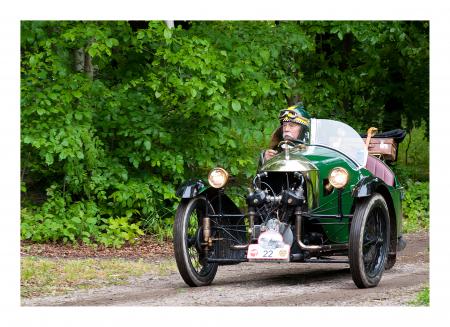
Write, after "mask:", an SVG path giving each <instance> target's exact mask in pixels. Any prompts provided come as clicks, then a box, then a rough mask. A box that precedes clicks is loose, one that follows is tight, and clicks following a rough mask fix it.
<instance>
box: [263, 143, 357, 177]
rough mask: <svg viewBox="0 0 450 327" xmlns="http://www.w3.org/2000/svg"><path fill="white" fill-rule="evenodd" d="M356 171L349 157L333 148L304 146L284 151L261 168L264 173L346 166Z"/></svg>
mask: <svg viewBox="0 0 450 327" xmlns="http://www.w3.org/2000/svg"><path fill="white" fill-rule="evenodd" d="M344 162H345V166H350V167H352V168H353V169H356V168H357V167H356V165H355V163H354V162H353V161H352V160H350V159H349V158H348V157H347V156H345V155H344V154H342V153H340V152H339V151H336V150H334V149H331V148H326V147H321V146H314V145H312V146H304V147H301V148H296V149H293V150H290V151H289V154H288V155H287V154H286V151H282V152H281V153H279V154H277V155H276V156H274V157H273V158H271V159H270V160H267V161H266V162H265V163H264V165H263V166H262V167H261V170H262V171H268V172H270V171H280V172H290V171H292V172H293V171H303V172H307V171H312V170H322V168H324V167H325V166H327V167H336V166H338V165H341V164H344Z"/></svg>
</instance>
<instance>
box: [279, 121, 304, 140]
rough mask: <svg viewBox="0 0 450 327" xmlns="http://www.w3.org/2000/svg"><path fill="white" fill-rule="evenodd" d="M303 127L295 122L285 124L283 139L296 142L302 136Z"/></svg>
mask: <svg viewBox="0 0 450 327" xmlns="http://www.w3.org/2000/svg"><path fill="white" fill-rule="evenodd" d="M301 129H302V127H301V126H300V125H299V124H296V123H293V122H290V121H288V122H283V139H285V140H296V139H298V137H299V135H300V131H301Z"/></svg>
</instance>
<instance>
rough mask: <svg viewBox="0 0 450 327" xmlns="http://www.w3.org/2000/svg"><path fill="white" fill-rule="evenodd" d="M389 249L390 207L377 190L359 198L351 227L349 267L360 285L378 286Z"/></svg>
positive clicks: (367, 286)
mask: <svg viewBox="0 0 450 327" xmlns="http://www.w3.org/2000/svg"><path fill="white" fill-rule="evenodd" d="M388 251H389V210H388V207H387V204H386V201H385V200H384V198H383V197H382V196H381V195H380V194H378V193H375V194H373V195H372V196H371V197H369V198H366V199H364V200H362V201H361V202H359V203H358V204H357V206H356V209H355V213H354V215H353V221H352V225H351V227H350V240H349V260H350V271H351V273H352V278H353V281H354V283H355V284H356V286H357V287H358V288H369V287H375V286H377V285H378V283H379V282H380V280H381V276H382V275H383V271H384V268H385V264H386V260H387V255H388Z"/></svg>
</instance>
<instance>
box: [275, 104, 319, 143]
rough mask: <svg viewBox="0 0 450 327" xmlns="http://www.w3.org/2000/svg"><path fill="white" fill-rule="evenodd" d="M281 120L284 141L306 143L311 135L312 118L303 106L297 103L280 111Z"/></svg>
mask: <svg viewBox="0 0 450 327" xmlns="http://www.w3.org/2000/svg"><path fill="white" fill-rule="evenodd" d="M278 118H279V120H280V123H281V125H282V126H283V139H284V140H292V141H295V140H300V141H303V142H306V141H307V140H306V139H307V137H308V134H309V119H310V118H311V116H310V115H309V114H308V112H307V111H306V110H305V107H304V106H303V104H302V103H301V102H300V103H297V104H296V105H293V106H291V107H289V108H287V109H283V110H281V111H280V115H279V117H278Z"/></svg>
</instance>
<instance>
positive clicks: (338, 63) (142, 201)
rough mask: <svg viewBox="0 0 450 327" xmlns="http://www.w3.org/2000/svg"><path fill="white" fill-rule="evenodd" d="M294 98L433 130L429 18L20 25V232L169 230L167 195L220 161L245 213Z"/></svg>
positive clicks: (372, 120)
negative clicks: (250, 188) (247, 192)
mask: <svg viewBox="0 0 450 327" xmlns="http://www.w3.org/2000/svg"><path fill="white" fill-rule="evenodd" d="M299 99H302V100H303V101H304V102H305V104H306V106H307V109H308V110H309V111H310V112H311V113H312V114H313V115H314V116H317V117H319V118H333V119H338V120H342V121H345V122H347V123H349V124H351V125H353V126H354V127H356V128H357V129H358V130H360V131H365V130H366V129H367V127H368V126H370V125H373V124H376V126H378V127H379V128H381V129H382V128H385V129H388V127H389V123H390V122H393V123H394V124H396V126H395V128H398V127H400V122H398V123H397V120H398V119H397V118H398V117H399V111H400V112H401V114H402V115H403V117H404V120H405V124H406V126H409V127H411V126H412V124H413V123H414V122H419V121H420V120H421V119H425V121H428V119H427V118H428V102H427V99H428V23H426V22H312V21H310V22H291V21H285V22H279V23H274V22H264V21H258V22H250V21H246V22H239V21H218V22H201V21H195V22H191V25H190V28H189V29H187V30H183V29H181V28H180V27H178V28H175V29H168V28H167V27H166V25H165V24H164V23H163V22H160V21H151V22H149V23H148V27H147V28H145V29H138V30H133V29H132V27H131V25H130V23H129V22H125V21H116V22H115V21H101V22H96V21H86V22H75V21H23V22H22V23H21V158H22V162H21V165H22V167H21V169H22V174H21V176H22V180H21V191H22V198H23V202H22V204H23V207H24V208H23V210H22V231H21V232H22V238H24V239H32V240H33V241H36V242H45V241H63V242H79V241H82V242H86V243H89V242H102V243H104V244H107V245H111V246H120V244H123V242H125V241H132V240H133V239H134V238H135V237H136V236H138V235H140V233H141V230H144V231H146V232H148V233H157V234H158V235H160V236H161V237H162V238H166V237H170V230H171V229H170V228H171V224H173V214H174V211H175V208H176V204H177V201H178V199H177V198H176V196H175V190H176V188H177V187H178V186H179V185H180V183H181V182H182V181H184V180H186V179H189V178H199V177H202V176H206V174H207V172H208V171H209V170H210V169H211V168H212V167H213V166H216V165H217V166H221V167H224V168H225V169H227V170H228V171H229V172H230V173H231V174H232V175H233V177H234V181H235V185H237V186H235V187H236V189H235V190H233V192H235V191H236V192H235V193H236V195H233V196H232V197H233V199H235V200H237V201H238V204H239V205H241V204H242V201H241V200H239V199H240V194H242V192H243V190H244V189H245V186H246V185H248V183H249V178H250V176H252V175H253V174H254V172H255V171H256V164H257V158H258V154H259V151H260V150H261V149H263V148H265V147H266V146H267V144H268V141H269V138H270V134H271V133H272V131H273V130H274V129H275V127H276V126H277V125H278V122H277V120H276V117H277V114H278V111H279V110H280V109H281V108H284V107H286V106H287V105H289V104H292V103H294V102H296V101H298V100H299ZM396 101H397V102H396ZM392 103H394V104H395V103H400V104H401V105H399V106H397V107H396V106H393V105H392ZM414 153H415V152H411V155H412V156H415V154H414ZM408 156H409V153H408ZM419 159H420V156H419V154H418V155H417V156H415V157H414V159H412V160H414V161H415V162H418V160H419ZM414 176H415V175H414ZM36 199H40V200H39V201H37V200H36ZM239 201H240V202H239ZM166 208H167V209H166ZM139 223H140V225H139Z"/></svg>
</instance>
